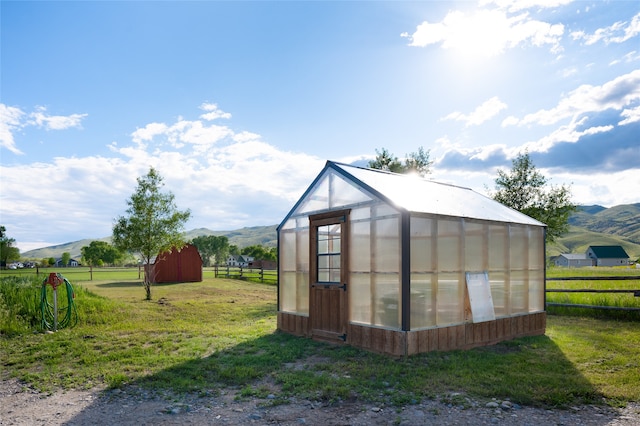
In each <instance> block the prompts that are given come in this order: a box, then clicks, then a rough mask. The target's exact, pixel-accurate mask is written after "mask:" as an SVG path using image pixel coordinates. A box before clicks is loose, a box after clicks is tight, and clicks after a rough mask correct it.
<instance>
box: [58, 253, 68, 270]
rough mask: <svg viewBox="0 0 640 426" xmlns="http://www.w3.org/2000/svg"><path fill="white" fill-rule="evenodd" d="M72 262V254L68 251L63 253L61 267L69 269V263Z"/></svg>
mask: <svg viewBox="0 0 640 426" xmlns="http://www.w3.org/2000/svg"><path fill="white" fill-rule="evenodd" d="M70 260H71V254H70V253H69V252H68V251H65V252H64V253H62V258H61V259H60V266H63V267H65V268H66V267H67V266H69V261H70Z"/></svg>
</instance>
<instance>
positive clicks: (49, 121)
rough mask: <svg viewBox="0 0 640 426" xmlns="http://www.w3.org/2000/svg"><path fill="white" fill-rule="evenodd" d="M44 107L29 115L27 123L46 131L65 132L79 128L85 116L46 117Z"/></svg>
mask: <svg viewBox="0 0 640 426" xmlns="http://www.w3.org/2000/svg"><path fill="white" fill-rule="evenodd" d="M46 112H47V109H46V108H45V107H38V108H36V112H32V113H31V114H29V118H30V120H29V123H28V124H31V125H35V126H38V127H44V128H45V129H47V130H65V129H69V128H72V127H80V123H81V121H82V119H83V118H85V117H86V116H87V114H71V115H67V116H65V115H47V114H46Z"/></svg>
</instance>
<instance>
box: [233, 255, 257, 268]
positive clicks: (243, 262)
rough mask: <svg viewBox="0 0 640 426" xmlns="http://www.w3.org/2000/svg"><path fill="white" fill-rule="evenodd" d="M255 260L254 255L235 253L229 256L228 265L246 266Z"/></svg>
mask: <svg viewBox="0 0 640 426" xmlns="http://www.w3.org/2000/svg"><path fill="white" fill-rule="evenodd" d="M252 262H253V257H251V256H245V255H241V254H240V255H233V254H230V255H229V256H227V266H240V267H242V268H246V267H247V266H250V265H251V263H252Z"/></svg>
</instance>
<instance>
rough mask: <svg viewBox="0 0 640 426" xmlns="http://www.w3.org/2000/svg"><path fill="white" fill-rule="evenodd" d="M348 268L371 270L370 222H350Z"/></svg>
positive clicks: (354, 270)
mask: <svg viewBox="0 0 640 426" xmlns="http://www.w3.org/2000/svg"><path fill="white" fill-rule="evenodd" d="M350 245H351V250H350V253H349V255H350V257H349V263H350V265H349V268H350V270H351V271H353V272H370V271H371V222H369V221H360V222H355V221H352V222H351V241H350Z"/></svg>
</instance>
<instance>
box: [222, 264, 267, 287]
mask: <svg viewBox="0 0 640 426" xmlns="http://www.w3.org/2000/svg"><path fill="white" fill-rule="evenodd" d="M213 271H214V273H215V277H216V278H219V277H223V278H233V279H236V280H247V281H256V282H261V283H266V284H277V283H278V271H277V270H276V269H264V268H251V267H248V266H245V267H242V266H218V265H215V266H214V267H213Z"/></svg>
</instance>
